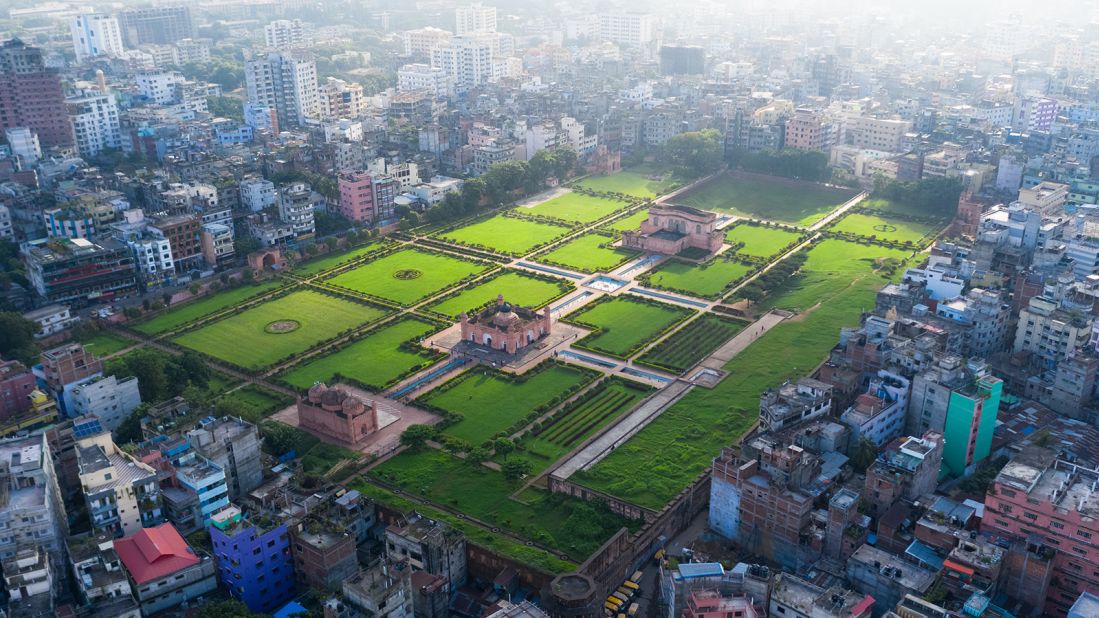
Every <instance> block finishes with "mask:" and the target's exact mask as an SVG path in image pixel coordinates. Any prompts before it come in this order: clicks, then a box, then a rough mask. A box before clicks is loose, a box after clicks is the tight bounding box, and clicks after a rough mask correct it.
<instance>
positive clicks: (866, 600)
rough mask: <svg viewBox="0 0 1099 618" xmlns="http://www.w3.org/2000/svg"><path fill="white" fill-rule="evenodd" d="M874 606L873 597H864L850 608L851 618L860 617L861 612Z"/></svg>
mask: <svg viewBox="0 0 1099 618" xmlns="http://www.w3.org/2000/svg"><path fill="white" fill-rule="evenodd" d="M873 604H874V597H872V596H870V595H866V596H865V597H863V598H862V600H861V601H859V602H858V604H857V605H855V606H854V607H852V608H851V615H852V616H861V615H862V614H863V612H865V611H866V610H868V609H870V606H871V605H873Z"/></svg>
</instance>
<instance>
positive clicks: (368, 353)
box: [280, 318, 441, 390]
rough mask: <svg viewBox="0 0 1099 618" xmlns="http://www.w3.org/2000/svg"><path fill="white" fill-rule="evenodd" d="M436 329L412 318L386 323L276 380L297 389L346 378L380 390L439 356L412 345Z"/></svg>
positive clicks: (365, 386)
mask: <svg viewBox="0 0 1099 618" xmlns="http://www.w3.org/2000/svg"><path fill="white" fill-rule="evenodd" d="M436 328H437V326H436V325H434V324H430V323H428V322H425V321H423V320H419V319H415V318H405V319H402V320H400V321H398V322H393V323H390V324H386V325H384V326H382V327H380V328H378V329H377V330H375V331H373V332H370V333H368V334H367V335H366V336H364V337H363V338H362V339H359V340H357V341H353V342H351V343H349V344H347V345H345V346H343V347H342V348H340V349H339V350H336V351H335V352H332V353H330V354H326V355H324V356H321V357H319V358H315V359H312V360H310V361H309V362H307V363H305V364H302V365H298V366H297V367H294V368H292V369H290V370H289V371H287V372H286V373H284V374H282V375H281V376H280V379H281V380H282V381H283V382H286V383H287V384H289V385H291V386H293V387H295V388H299V389H307V388H309V387H310V386H312V385H313V384H315V383H317V382H327V383H329V384H332V383H333V382H338V381H340V380H341V379H346V380H350V381H352V382H354V383H356V384H358V385H359V386H362V387H364V388H367V389H370V390H382V389H384V388H386V387H388V386H389V385H391V384H392V383H394V382H395V381H396V380H399V379H400V378H402V377H404V376H406V375H408V373H409V372H410V371H414V370H416V369H418V368H424V367H426V366H428V365H430V364H431V363H433V362H435V361H437V360H438V359H439V358H440V357H441V355H440V354H439V353H437V352H434V351H431V350H428V349H425V348H422V347H420V346H419V345H418V344H417V343H415V340H416V339H419V338H420V337H423V336H424V335H427V334H428V333H430V332H432V331H434V330H435V329H436Z"/></svg>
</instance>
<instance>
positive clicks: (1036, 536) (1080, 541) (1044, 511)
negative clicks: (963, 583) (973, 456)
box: [981, 447, 1099, 616]
mask: <svg viewBox="0 0 1099 618" xmlns="http://www.w3.org/2000/svg"><path fill="white" fill-rule="evenodd" d="M1097 484H1099V469H1091V468H1085V467H1081V466H1077V465H1075V464H1072V463H1069V462H1067V461H1064V460H1061V459H1059V458H1058V457H1057V453H1055V452H1054V451H1052V450H1049V449H1045V448H1040V447H1027V448H1026V449H1024V450H1023V452H1022V453H1020V454H1019V455H1018V456H1016V457H1015V459H1013V460H1012V461H1011V462H1010V463H1008V464H1007V465H1006V466H1004V468H1003V469H1002V470H1000V473H999V474H998V475H997V476H996V479H995V481H993V483H992V486H991V487H990V488H989V490H988V495H987V496H985V511H984V517H983V518H982V519H981V531H982V532H985V533H988V534H991V535H994V536H1000V537H1007V538H1009V539H1015V540H1019V541H1026V543H1027V544H1028V545H1031V546H1034V545H1036V544H1041V545H1043V546H1044V547H1042V552H1040V553H1041V554H1042V555H1045V556H1048V555H1050V554H1052V561H1051V563H1052V573H1051V575H1052V576H1051V577H1050V576H1046V577H1043V578H1039V577H1037V576H1034V575H1033V574H1031V573H1029V572H1027V571H1022V572H1020V575H1019V576H1013V575H1012V574H1011V573H1010V572H1009V573H1008V575H1007V577H1008V579H1009V581H1011V584H1010V586H1009V588H1018V589H1019V590H1027V591H1028V593H1030V594H1032V596H1034V597H1036V598H1042V597H1044V598H1045V608H1044V612H1043V615H1045V616H1065V615H1066V614H1067V613H1068V610H1069V608H1071V607H1072V604H1073V603H1074V602H1075V601H1076V599H1077V598H1079V596H1080V594H1081V593H1083V592H1090V593H1092V594H1099V568H1097V567H1096V565H1097V564H1099V493H1097V492H1096V487H1097ZM1032 553H1033V552H1032ZM1009 563H1010V556H1009ZM1007 568H1008V569H1009V570H1010V569H1011V566H1010V565H1009V566H1008V567H1007ZM1042 586H1046V589H1045V594H1044V595H1043V594H1041V591H1040V587H1042Z"/></svg>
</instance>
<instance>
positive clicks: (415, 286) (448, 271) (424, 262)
mask: <svg viewBox="0 0 1099 618" xmlns="http://www.w3.org/2000/svg"><path fill="white" fill-rule="evenodd" d="M487 268H488V265H486V264H483V263H480V262H473V261H469V260H462V259H458V258H456V257H452V256H450V255H444V254H441V253H432V252H427V251H422V250H419V249H405V250H402V251H397V252H396V253H390V254H389V255H386V256H385V257H382V258H379V259H377V260H374V261H372V262H367V263H366V264H363V265H362V266H359V267H357V268H355V269H353V270H349V271H347V272H345V273H341V274H339V275H336V276H335V277H333V278H331V279H328V280H327V282H328V283H330V284H331V285H335V286H338V287H343V288H347V289H349V290H354V291H356V292H362V293H363V294H369V295H371V296H377V297H379V298H384V299H387V300H391V301H394V302H397V303H400V304H402V305H412V304H415V303H416V302H417V301H419V300H422V299H423V298H425V297H427V296H430V295H431V294H434V293H435V292H438V291H439V290H442V289H444V288H448V287H450V286H452V285H454V284H456V283H458V282H460V281H462V280H463V279H466V278H468V277H472V276H474V275H478V274H480V273H482V272H484V271H485V269H487Z"/></svg>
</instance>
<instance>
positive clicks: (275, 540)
mask: <svg viewBox="0 0 1099 618" xmlns="http://www.w3.org/2000/svg"><path fill="white" fill-rule="evenodd" d="M209 530H210V541H211V543H212V545H213V555H214V560H215V561H216V562H217V567H218V579H219V580H220V581H221V584H222V585H223V586H224V587H225V589H226V590H228V591H229V594H230V596H232V597H233V598H235V599H239V600H240V601H241V602H242V603H244V604H245V605H247V606H248V609H249V610H251V611H253V612H256V613H258V614H271V613H274V612H275V610H277V609H278V608H280V607H282V606H283V605H284V604H286V602H287V601H289V600H290V599H291V598H293V596H294V584H295V578H294V560H293V558H292V557H291V555H290V533H289V532H288V530H287V527H286V524H284V523H278V522H276V521H272V520H271V519H269V518H266V517H250V518H248V519H247V520H245V519H242V517H241V512H240V509H238V508H237V507H235V506H232V505H230V506H229V507H228V508H226V509H224V510H223V511H221V512H220V513H217V514H216V515H214V516H213V519H212V521H211V523H210V526H209Z"/></svg>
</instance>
